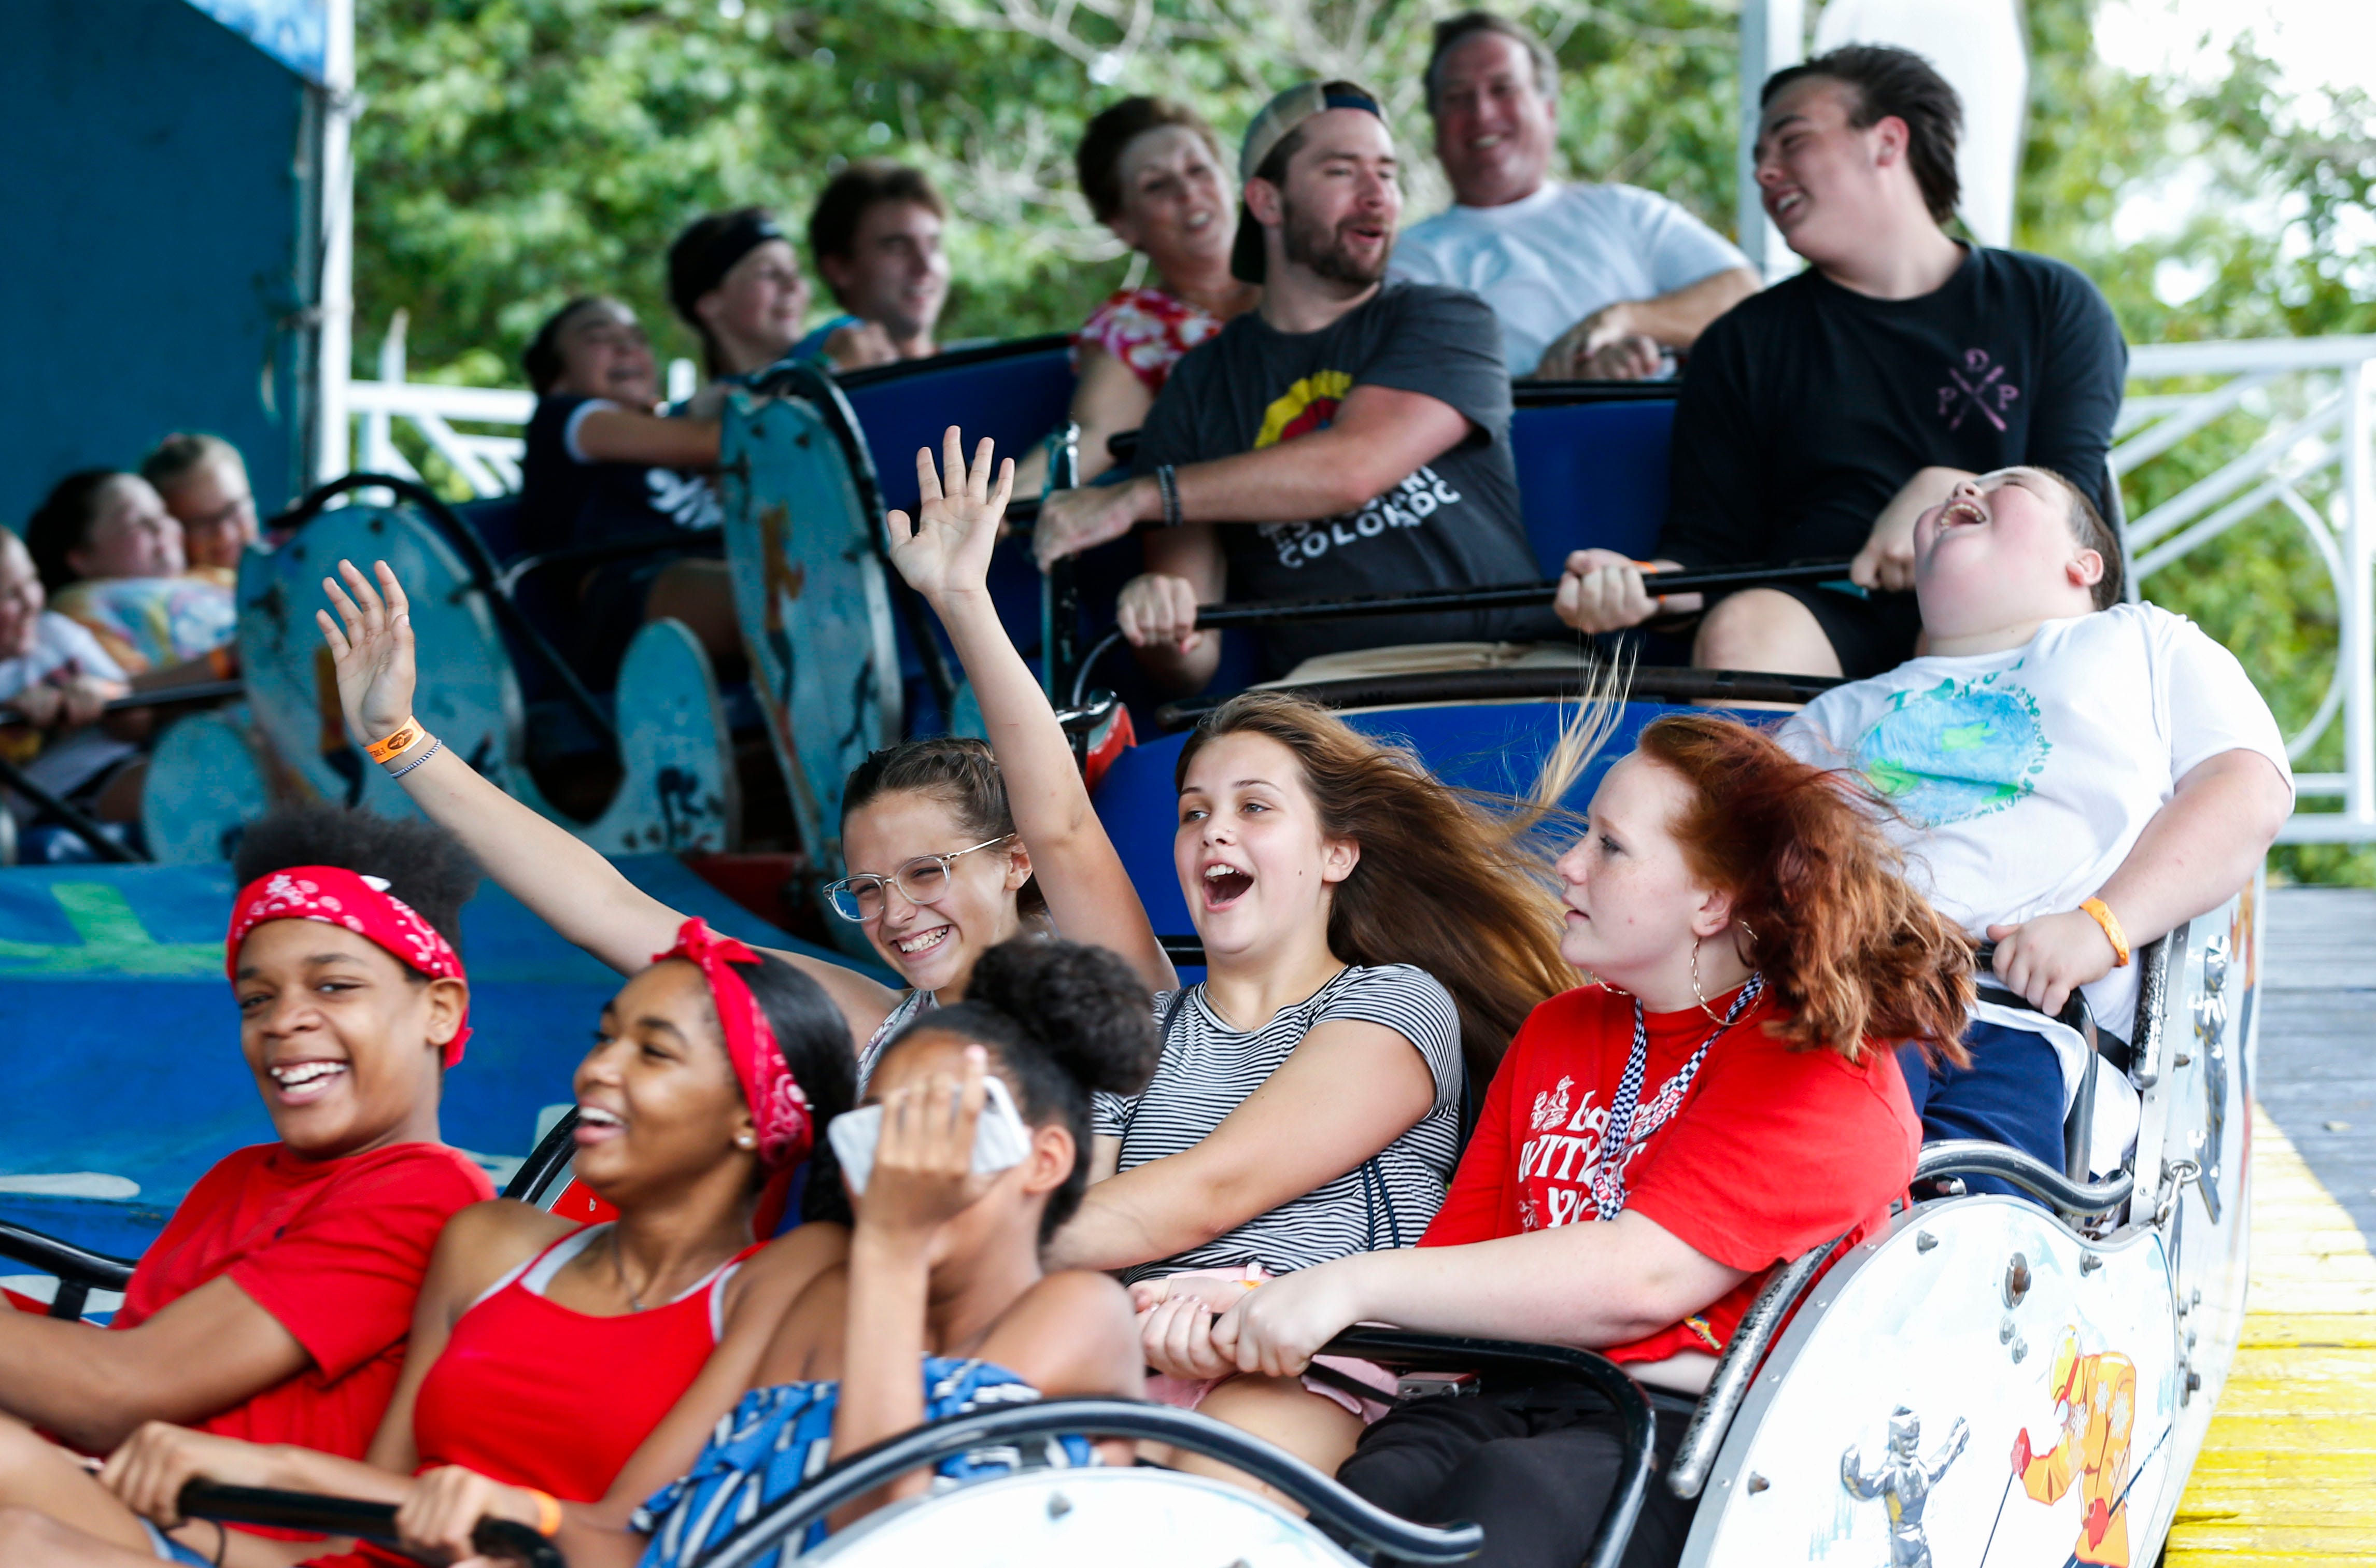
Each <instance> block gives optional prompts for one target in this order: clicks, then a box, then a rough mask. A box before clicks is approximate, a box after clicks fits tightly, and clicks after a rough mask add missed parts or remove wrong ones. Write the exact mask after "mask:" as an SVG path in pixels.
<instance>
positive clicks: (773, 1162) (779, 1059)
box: [652, 915, 815, 1170]
mask: <svg viewBox="0 0 2376 1568" xmlns="http://www.w3.org/2000/svg"><path fill="white" fill-rule="evenodd" d="M671 958H683V959H685V960H687V961H688V962H690V963H692V964H693V965H694V966H695V968H699V969H700V970H701V978H702V979H703V980H706V981H707V982H708V985H709V998H710V1001H711V1002H713V1003H714V1004H716V1005H717V1007H718V1028H719V1032H721V1033H722V1034H724V1035H725V1036H726V1054H727V1056H728V1058H729V1059H730V1060H731V1061H732V1062H733V1063H734V1076H735V1077H736V1078H738V1079H740V1080H741V1081H742V1085H743V1099H745V1100H747V1101H749V1102H750V1106H751V1120H752V1121H754V1122H755V1123H758V1128H759V1163H760V1164H761V1165H762V1166H765V1167H766V1169H768V1170H777V1169H778V1168H780V1167H783V1166H787V1165H790V1164H792V1163H794V1162H795V1161H797V1160H799V1159H802V1158H804V1157H805V1156H806V1155H807V1154H808V1152H809V1146H810V1144H811V1143H812V1142H814V1136H815V1120H814V1118H813V1117H812V1116H811V1115H810V1114H809V1097H808V1096H807V1095H806V1094H804V1093H802V1090H801V1085H800V1080H799V1079H797V1078H795V1077H793V1076H792V1070H791V1068H790V1067H789V1066H787V1065H786V1064H785V1062H784V1052H783V1050H782V1048H781V1047H780V1046H778V1044H777V1043H776V1031H775V1029H774V1028H772V1027H770V1026H769V1024H768V1022H767V1015H766V1013H765V1012H763V1011H761V1010H760V1007H759V1001H758V998H756V997H754V996H753V995H752V994H751V988H750V986H749V985H747V984H746V983H744V981H743V977H742V976H741V975H740V974H738V973H736V972H735V968H734V966H735V965H737V964H756V963H758V961H759V955H757V954H756V953H754V952H752V951H751V949H749V948H748V947H745V946H743V944H741V943H739V942H737V941H735V940H734V939H733V938H732V937H731V936H720V935H719V934H718V933H717V932H714V931H712V930H710V929H709V927H708V925H707V922H705V921H703V920H702V919H701V917H700V916H698V915H695V917H694V918H692V919H691V920H688V921H685V922H684V924H683V926H681V927H679V928H678V930H677V933H676V945H675V946H673V947H671V948H670V949H669V950H668V951H667V952H665V953H655V954H653V955H652V962H653V963H655V964H665V963H667V962H668V961H669V960H670V959H671Z"/></svg>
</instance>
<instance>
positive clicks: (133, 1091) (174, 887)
mask: <svg viewBox="0 0 2376 1568" xmlns="http://www.w3.org/2000/svg"><path fill="white" fill-rule="evenodd" d="M618 864H619V866H620V869H621V870H622V871H624V873H626V874H627V875H628V877H629V878H630V879H631V880H633V881H634V882H635V883H636V885H638V886H640V887H642V888H644V889H645V890H646V891H647V892H648V893H650V894H651V895H652V896H653V897H656V898H659V900H661V901H662V902H663V903H666V904H668V905H669V906H670V907H671V908H673V909H681V910H683V911H684V912H685V913H687V914H697V915H700V916H701V917H702V918H703V919H705V920H707V921H709V922H710V923H711V924H712V925H714V926H716V927H717V928H718V929H719V930H720V931H723V932H728V933H729V934H731V935H733V936H736V937H738V938H741V939H742V940H743V941H745V942H749V943H752V944H754V945H764V946H769V947H779V948H788V949H790V950H793V951H796V952H802V953H808V954H811V955H814V956H818V957H826V956H830V955H826V954H824V953H822V952H820V951H819V950H818V949H816V948H814V947H812V946H810V945H808V944H804V943H802V942H800V941H797V940H796V939H794V938H792V937H790V936H789V935H787V934H786V933H784V932H780V931H778V930H777V929H776V928H775V927H773V926H771V925H769V924H768V923H767V922H766V921H762V920H760V919H758V918H757V917H756V916H754V915H752V914H751V913H750V912H749V911H747V910H745V909H743V908H742V907H741V906H740V905H737V904H735V903H733V902H732V901H731V900H730V899H728V898H727V897H725V896H723V895H722V894H720V893H719V892H718V891H717V890H716V889H715V888H713V887H711V886H710V885H708V884H707V883H706V882H703V881H702V880H701V879H700V878H699V877H697V876H695V874H694V873H691V872H689V871H687V870H686V869H685V868H684V867H683V864H681V863H680V862H679V861H676V860H674V859H673V858H671V857H668V856H651V857H641V858H636V859H632V860H626V861H620V862H618ZM232 891H233V889H232V885H231V873H230V871H229V870H228V868H225V867H221V866H207V867H196V866H190V867H183V866H172V867H164V866H134V867H120V866H106V867H101V866H77V867H73V868H62V869H58V870H34V869H20V870H17V871H11V872H8V873H5V874H0V1081H5V1082H6V1084H7V1086H8V1093H7V1095H6V1098H5V1099H0V1218H8V1219H12V1220H15V1221H17V1222H18V1223H20V1224H27V1225H32V1226H35V1227H37V1228H40V1229H47V1230H52V1231H53V1232H56V1233H59V1234H63V1235H65V1236H67V1237H69V1238H71V1239H73V1240H76V1241H81V1242H83V1243H84V1244H86V1245H90V1246H97V1247H101V1248H102V1249H104V1250H106V1251H110V1252H114V1253H137V1252H138V1251H140V1249H141V1248H142V1247H144V1246H145V1245H146V1244H147V1243H148V1240H149V1239H150V1238H151V1237H152V1236H153V1235H154V1234H155V1232H156V1230H157V1229H158V1228H159V1227H160V1226H161V1225H162V1224H163V1223H164V1219H165V1216H166V1214H167V1213H169V1212H170V1211H171V1210H172V1206H174V1204H176V1203H178V1202H179V1201H180V1200H181V1197H182V1195H183V1194H184V1193H185V1192H187V1191H188V1190H189V1186H190V1184H191V1183H192V1182H195V1181H196V1179H197V1178H198V1177H199V1175H201V1174H202V1173H203V1172H204V1171H205V1170H207V1168H208V1166H210V1165H212V1164H213V1163H214V1162H215V1161H216V1160H217V1159H219V1158H221V1157H222V1156H223V1155H225V1154H227V1153H229V1152H230V1151H231V1150H232V1149H233V1148H236V1147H238V1146H242V1145H244V1144H251V1143H259V1142H264V1141H267V1140H269V1139H270V1138H271V1136H272V1126H271V1123H270V1121H269V1119H268V1118H267V1116H266V1115H265V1113H264V1107H263V1105H262V1103H261V1102H260V1101H259V1100H258V1099H257V1098H256V1094H255V1082H254V1079H253V1078H252V1077H251V1076H250V1075H249V1074H248V1071H247V1068H246V1066H245V1064H244V1063H243V1062H242V1061H241V1058H240V1053H239V1025H238V1018H237V1015H236V1014H235V1012H234V1011H233V1009H232V1002H231V992H230V989H229V987H228V986H227V985H226V984H225V983H224V980H223V978H222V961H223V959H222V933H223V928H224V926H225V925H226V923H227V922H228V921H229V918H230V912H231V896H232ZM462 930H463V952H464V956H465V959H466V961H467V962H468V964H469V969H470V980H471V1023H472V1027H473V1028H474V1029H475V1030H476V1033H475V1034H474V1035H473V1036H472V1038H471V1040H470V1050H469V1055H468V1057H466V1058H465V1059H464V1061H463V1063H462V1064H461V1065H460V1066H458V1067H457V1068H455V1069H454V1071H453V1073H452V1074H451V1075H449V1077H448V1078H447V1080H446V1104H445V1110H444V1116H443V1122H444V1128H445V1134H446V1139H447V1141H449V1142H451V1143H453V1144H455V1145H456V1146H459V1147H462V1148H465V1149H469V1150H472V1151H474V1152H476V1153H479V1154H481V1155H487V1156H494V1157H499V1158H500V1157H509V1158H517V1157H519V1156H521V1155H524V1154H526V1153H527V1152H528V1149H529V1140H530V1135H531V1134H532V1133H533V1131H534V1128H535V1122H536V1113H537V1111H538V1110H539V1108H541V1107H543V1106H547V1105H553V1104H558V1103H561V1102H563V1101H565V1100H567V1099H569V1098H570V1075H571V1073H572V1072H573V1071H574V1070H575V1068H576V1063H577V1061H578V1058H579V1057H580V1056H581V1055H583V1054H584V1052H585V1050H586V1045H587V1041H588V1036H589V1031H590V1030H591V1029H592V1028H593V1027H594V1023H595V1019H596V1017H597V1016H598V1015H599V1014H600V1011H601V1007H602V1004H603V1003H604V1002H606V1001H608V1000H609V999H610V997H611V996H612V993H613V992H616V991H617V989H618V987H619V983H620V982H619V977H618V976H616V975H614V974H612V972H611V971H610V970H609V969H608V968H605V967H604V966H602V965H601V964H600V963H598V962H596V961H595V960H594V959H593V958H591V957H588V956H587V955H586V954H585V953H583V952H581V951H579V950H578V949H577V948H576V947H573V946H571V945H570V944H567V943H565V942H564V941H563V940H562V939H561V938H560V937H558V936H556V935H554V934H553V932H552V930H551V928H549V927H547V926H546V925H545V924H544V923H543V922H542V921H539V920H537V919H536V918H535V917H534V916H532V915H530V914H529V912H528V911H527V910H526V909H523V908H522V907H521V906H520V905H519V904H518V903H517V901H515V900H514V899H513V898H512V897H510V896H509V895H507V894H505V893H504V892H503V891H502V890H501V889H500V888H497V887H495V886H494V885H492V884H489V885H485V886H483V887H482V888H481V891H480V893H479V895H478V897H475V898H473V899H472V900H471V901H470V904H469V907H468V908H467V909H465V910H464V911H463V916H462ZM882 978H885V980H887V979H888V977H882ZM77 1171H88V1172H96V1173H100V1174H104V1175H109V1176H115V1177H120V1178H125V1179H127V1180H129V1181H132V1182H137V1183H138V1185H139V1189H140V1190H139V1193H138V1195H137V1197H135V1198H132V1199H129V1200H127V1201H115V1202H110V1201H101V1200H94V1199H89V1198H76V1197H71V1196H50V1195H38V1194H23V1193H12V1192H8V1191H6V1186H7V1185H9V1184H10V1183H9V1182H7V1179H8V1178H22V1177H26V1176H33V1175H56V1174H63V1173H68V1172H77ZM0 1272H7V1270H6V1268H5V1267H0Z"/></svg>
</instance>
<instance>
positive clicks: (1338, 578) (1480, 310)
mask: <svg viewBox="0 0 2376 1568" xmlns="http://www.w3.org/2000/svg"><path fill="white" fill-rule="evenodd" d="M1365 385H1368V386H1391V387H1395V388H1397V389H1399V390H1402V391H1407V392H1420V393H1424V394H1425V395H1427V396H1428V397H1431V398H1440V399H1442V400H1443V402H1446V403H1449V404H1450V405H1451V406H1452V407H1454V408H1455V409H1457V410H1460V411H1461V412H1462V413H1463V414H1465V415H1467V418H1468V422H1469V434H1468V437H1467V440H1465V441H1462V442H1461V443H1460V444H1459V445H1455V446H1454V447H1453V448H1452V449H1451V450H1450V451H1448V452H1445V453H1443V455H1442V456H1441V457H1437V458H1436V459H1435V460H1434V461H1433V462H1432V463H1427V464H1424V465H1422V466H1421V467H1420V469H1418V470H1417V471H1416V472H1413V473H1411V474H1410V475H1408V477H1406V478H1405V479H1403V480H1402V481H1400V482H1399V483H1397V484H1396V485H1394V486H1393V487H1391V488H1389V489H1388V490H1386V491H1385V492H1384V493H1383V494H1380V495H1377V496H1373V497H1372V499H1371V500H1370V501H1368V502H1367V503H1365V504H1364V505H1361V506H1360V508H1358V509H1357V510H1354V511H1351V512H1348V513H1346V514H1344V515H1343V516H1341V517H1323V518H1318V519H1315V520H1313V521H1312V522H1303V523H1263V524H1259V525H1242V526H1241V525H1230V526H1227V527H1224V528H1223V529H1221V540H1222V544H1223V547H1224V549H1225V550H1226V552H1227V553H1228V558H1229V567H1230V599H1232V600H1240V601H1245V600H1264V599H1304V598H1311V597H1313V596H1315V595H1321V594H1332V595H1333V594H1345V595H1352V594H1372V593H1407V592H1410V591H1413V590H1416V589H1420V588H1474V587H1482V586H1485V585H1487V584H1494V583H1511V582H1527V581H1530V580H1533V579H1534V578H1537V577H1538V576H1540V575H1541V568H1540V567H1538V565H1537V564H1535V556H1534V551H1533V550H1532V548H1531V547H1530V546H1529V545H1528V544H1527V531H1526V528H1525V525H1524V524H1523V523H1522V522H1521V521H1520V520H1519V512H1518V476H1517V470H1516V469H1515V467H1514V466H1513V464H1512V463H1511V460H1510V377H1509V373H1508V372H1507V371H1506V370H1505V369H1504V368H1503V363H1502V329H1501V327H1500V326H1499V325H1498V324H1497V323H1496V322H1495V321H1494V319H1493V313H1492V311H1491V309H1490V308H1488V307H1487V305H1486V304H1485V303H1484V302H1483V301H1482V300H1479V298H1478V297H1477V296H1476V295H1474V294H1470V293H1467V292H1464V291H1461V290H1458V289H1444V288H1438V287H1436V286H1434V285H1432V284H1425V283H1388V284H1386V285H1385V286H1384V288H1382V289H1381V290H1379V291H1378V292H1377V293H1376V294H1375V295H1374V296H1373V297H1372V298H1371V299H1370V300H1369V301H1368V303H1364V304H1362V305H1360V307H1358V308H1357V309H1354V310H1351V311H1348V312H1347V313H1346V314H1345V315H1343V316H1342V317H1341V318H1339V319H1338V320H1337V321H1336V322H1335V323H1333V324H1332V325H1330V326H1328V327H1324V328H1322V329H1321V330H1320V331H1318V332H1302V333H1286V332H1280V331H1278V330H1277V329H1276V328H1274V327H1271V326H1270V325H1269V324H1267V323H1266V322H1265V321H1264V320H1263V319H1262V317H1261V315H1260V314H1259V313H1258V312H1253V311H1249V312H1248V313H1246V314H1245V315H1241V316H1239V317H1237V318H1236V319H1235V320H1233V321H1231V322H1230V324H1229V325H1228V326H1227V327H1223V328H1222V329H1221V331H1220V332H1219V334H1218V336H1216V337H1214V338H1213V339H1210V340H1208V341H1206V342H1205V343H1202V344H1199V345H1198V346H1197V347H1196V348H1194V349H1193V350H1189V352H1188V354H1187V356H1186V357H1185V358H1183V359H1182V360H1181V362H1179V364H1178V365H1176V366H1175V367H1173V369H1172V372H1171V377H1170V380H1169V381H1167V382H1165V383H1164V386H1163V391H1162V393H1161V394H1160V395H1159V396H1158V397H1157V398H1156V400H1155V408H1154V410H1153V411H1152V412H1150V413H1149V414H1148V415H1147V419H1146V433H1145V434H1143V435H1142V436H1140V438H1139V445H1138V454H1137V457H1136V458H1135V467H1136V469H1137V470H1138V471H1139V472H1140V473H1152V472H1154V470H1155V469H1156V467H1157V466H1158V464H1163V463H1172V464H1180V465H1185V464H1188V463H1198V462H1206V461H1209V460H1211V459H1213V458H1217V457H1234V456H1236V455H1237V454H1239V453H1241V452H1251V451H1255V450H1259V449H1260V448H1262V447H1265V446H1275V445H1278V444H1279V443H1280V442H1282V441H1292V440H1294V439H1295V438H1296V437H1298V436H1300V435H1308V434H1311V433H1312V432H1313V431H1315V430H1325V429H1326V428H1327V427H1328V424H1329V422H1330V421H1332V420H1333V419H1334V418H1335V417H1336V414H1337V405H1338V404H1339V403H1340V402H1341V401H1343V399H1344V398H1345V396H1346V394H1347V393H1348V392H1350V391H1351V390H1352V389H1353V388H1354V387H1356V386H1365ZM1558 634H1559V624H1558V622H1557V621H1556V620H1554V619H1553V618H1552V617H1551V616H1550V613H1549V612H1534V611H1491V612H1484V611H1455V612H1440V613H1435V614H1428V615H1395V616H1378V617H1373V618H1364V619H1359V620H1348V621H1323V622H1317V623H1314V624H1310V625H1300V626H1299V625H1280V626H1274V627H1269V628H1266V629H1265V636H1264V639H1263V656H1264V662H1265V666H1266V667H1267V668H1268V670H1269V671H1270V672H1271V673H1273V674H1283V673H1285V672H1286V671H1288V670H1289V669H1291V668H1293V667H1294V666H1295V665H1296V664H1297V663H1299V662H1301V660H1303V659H1310V658H1312V657H1313V656H1314V655H1315V654H1323V653H1337V652H1342V651H1344V650H1347V649H1350V648H1365V647H1394V646H1396V645H1400V644H1407V643H1429V642H1458V641H1468V640H1474V639H1485V640H1505V639H1516V638H1523V637H1530V636H1557V635H1558Z"/></svg>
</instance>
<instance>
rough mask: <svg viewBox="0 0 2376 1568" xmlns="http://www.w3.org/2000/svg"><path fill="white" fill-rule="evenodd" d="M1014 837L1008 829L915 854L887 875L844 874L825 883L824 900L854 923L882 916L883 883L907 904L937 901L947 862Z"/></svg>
mask: <svg viewBox="0 0 2376 1568" xmlns="http://www.w3.org/2000/svg"><path fill="white" fill-rule="evenodd" d="M1012 837H1015V835H1014V834H1012V833H1002V834H1000V835H999V836H998V837H995V838H985V839H983V840H982V841H981V842H980V843H979V844H968V845H967V846H966V847H965V848H964V849H952V850H950V851H949V852H948V853H947V854H945V855H918V856H917V857H916V858H915V859H914V860H912V861H908V862H907V863H906V864H905V865H903V866H901V867H900V868H899V869H898V870H897V871H895V872H893V873H891V874H890V875H889V876H878V875H876V874H875V873H873V872H869V873H866V874H865V875H863V876H845V877H843V878H842V879H841V880H840V881H839V882H828V883H826V885H825V901H826V905H827V906H829V907H830V908H831V909H832V910H833V912H834V913H835V914H837V915H839V916H840V917H841V918H842V919H843V920H846V921H850V922H852V923H853V924H857V925H865V924H867V923H868V922H869V921H879V920H881V919H882V918H883V909H884V897H883V889H884V888H885V886H893V887H897V888H898V890H899V897H902V898H905V899H907V900H908V902H909V903H910V904H937V903H939V902H940V901H941V900H942V899H943V898H945V897H948V892H949V874H950V862H952V861H955V860H956V859H957V857H958V856H960V855H970V854H972V853H973V852H974V851H975V850H976V849H989V848H990V847H991V846H992V845H993V844H1004V843H1005V842H1006V841H1007V840H1008V839H1010V838H1012Z"/></svg>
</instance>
